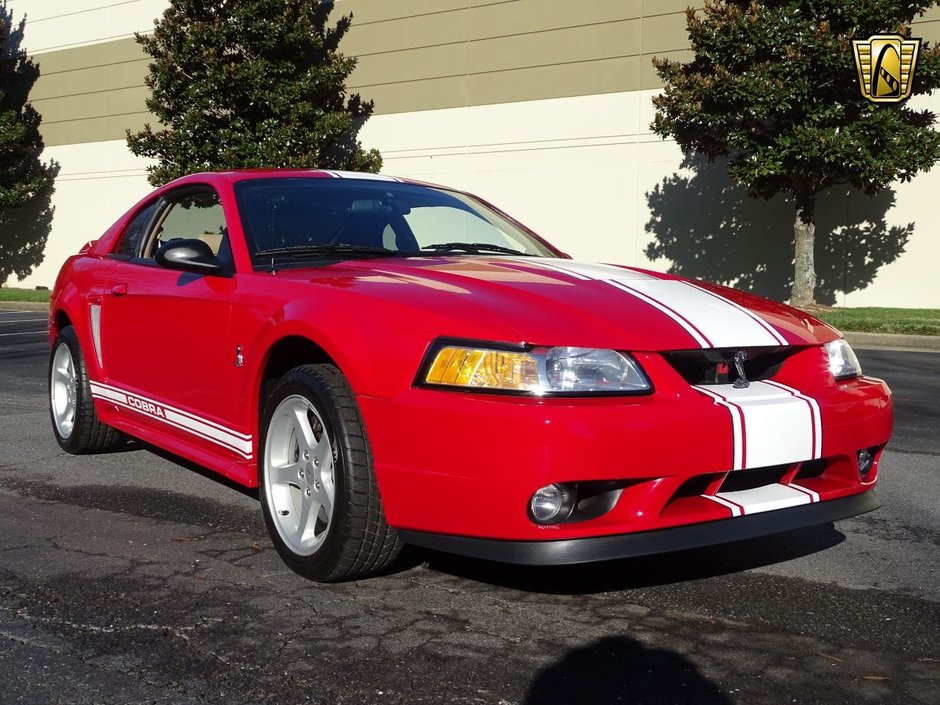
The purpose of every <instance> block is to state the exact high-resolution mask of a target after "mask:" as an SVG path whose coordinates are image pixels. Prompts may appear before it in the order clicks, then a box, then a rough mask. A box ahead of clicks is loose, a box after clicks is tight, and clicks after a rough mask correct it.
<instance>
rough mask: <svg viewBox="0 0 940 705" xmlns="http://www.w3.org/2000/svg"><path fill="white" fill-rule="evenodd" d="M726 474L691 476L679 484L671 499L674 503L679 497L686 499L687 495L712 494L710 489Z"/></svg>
mask: <svg viewBox="0 0 940 705" xmlns="http://www.w3.org/2000/svg"><path fill="white" fill-rule="evenodd" d="M724 475H725V473H711V474H709V475H696V476H695V477H690V478H689V479H688V480H686V481H685V482H683V483H682V484H681V485H680V486H679V489H677V490H676V491H675V494H673V495H672V498H671V499H670V500H669V501H670V503H672V502H675V501H676V500H677V499H684V498H686V497H699V496H701V495H703V494H711V492H709V489H711V488H713V487H715V486H716V484H717V483H719V482H721V478H722V477H723V476H724Z"/></svg>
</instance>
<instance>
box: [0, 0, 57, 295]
mask: <svg viewBox="0 0 940 705" xmlns="http://www.w3.org/2000/svg"><path fill="white" fill-rule="evenodd" d="M24 28H25V20H21V21H20V22H19V23H15V22H14V21H13V13H12V11H11V10H9V9H8V8H7V3H6V2H3V3H2V4H0V282H3V281H5V280H6V279H7V278H8V277H9V276H11V275H16V276H18V277H20V278H23V277H26V276H28V275H29V274H30V273H31V272H32V271H33V268H34V267H36V266H38V265H39V264H40V262H42V259H43V252H44V250H45V245H46V240H47V239H48V237H49V229H50V227H51V222H52V208H51V206H50V205H49V201H50V199H51V197H52V193H53V190H54V186H53V184H54V181H55V177H56V175H57V174H58V172H59V165H58V164H56V163H55V162H54V161H49V162H43V161H42V160H41V156H42V151H43V148H44V145H43V141H42V136H41V135H40V133H39V125H40V123H41V122H42V117H41V116H40V115H39V113H38V112H36V110H35V109H34V108H33V106H32V105H31V104H30V102H29V92H30V91H31V90H32V88H33V85H34V84H35V83H36V79H38V78H39V67H38V66H37V65H36V64H35V63H34V62H33V60H32V59H31V58H29V56H27V54H26V52H25V50H24V49H23V48H22V40H23V30H24Z"/></svg>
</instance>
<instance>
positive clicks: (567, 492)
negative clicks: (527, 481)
mask: <svg viewBox="0 0 940 705" xmlns="http://www.w3.org/2000/svg"><path fill="white" fill-rule="evenodd" d="M573 507H574V491H573V490H572V489H571V488H570V487H568V486H567V485H546V486H545V487H542V488H541V489H539V490H536V492H535V494H533V495H532V499H530V500H529V516H530V517H531V518H532V520H533V521H534V522H536V523H538V524H558V523H560V522H563V521H564V520H565V519H567V518H568V517H569V516H570V515H571V509H572V508H573Z"/></svg>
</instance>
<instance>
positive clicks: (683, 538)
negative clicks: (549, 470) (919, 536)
mask: <svg viewBox="0 0 940 705" xmlns="http://www.w3.org/2000/svg"><path fill="white" fill-rule="evenodd" d="M880 506H881V502H880V501H879V499H878V498H877V497H876V496H875V492H874V490H869V491H868V492H865V493H863V494H858V495H852V496H850V497H844V498H842V499H834V500H831V501H828V502H821V503H818V504H809V505H803V506H800V507H792V508H790V509H786V510H782V511H774V512H767V513H764V514H753V515H751V516H745V517H738V518H736V519H724V520H719V521H711V522H706V523H702V524H691V525H686V526H677V527H673V528H671V529H659V530H655V531H646V532H641V533H636V534H621V535H619V536H597V537H593V538H583V539H568V540H559V541H499V540H495V539H478V538H468V537H464V536H446V535H443V534H428V533H422V532H417V531H401V532H399V536H400V537H401V540H402V541H404V542H405V543H408V544H412V545H414V546H419V547H421V548H429V549H432V550H436V551H444V552H447V553H454V554H457V555H461V556H468V557H470V558H479V559H483V560H489V561H497V562H500V563H514V564H517V565H533V566H546V565H575V564H578V563H592V562H595V561H607V560H615V559H618V558H636V557H639V556H648V555H653V554H660V553H670V552H672V551H682V550H686V549H690V548H701V547H703V546H712V545H715V544H722V543H730V542H732V541H741V540H744V539H752V538H758V537H761V536H768V535H770V534H777V533H781V532H783V531H792V530H794V529H802V528H804V527H807V526H816V525H818V524H825V523H828V522H831V521H838V520H839V519H847V518H848V517H852V516H856V515H858V514H864V513H865V512H870V511H872V510H874V509H877V508H878V507H880Z"/></svg>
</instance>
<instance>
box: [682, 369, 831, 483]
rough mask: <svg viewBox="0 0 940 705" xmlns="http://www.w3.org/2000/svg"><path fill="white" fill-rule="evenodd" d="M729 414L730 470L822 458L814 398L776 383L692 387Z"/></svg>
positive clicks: (820, 425) (819, 426) (818, 420)
mask: <svg viewBox="0 0 940 705" xmlns="http://www.w3.org/2000/svg"><path fill="white" fill-rule="evenodd" d="M693 389H695V390H697V391H699V392H701V393H702V394H704V395H706V396H708V397H709V398H711V399H712V400H713V401H714V402H715V404H717V405H719V406H723V407H725V408H726V409H727V410H728V413H729V414H730V415H731V429H732V438H731V443H732V456H733V460H732V470H743V469H746V468H761V467H766V466H768V465H782V464H784V463H795V462H800V461H803V460H812V459H815V458H820V457H822V418H821V415H820V412H819V404H817V403H816V400H815V399H812V398H811V397H808V396H806V395H805V394H802V393H801V392H799V391H797V390H796V389H792V388H790V387H787V386H786V385H783V384H780V383H778V382H770V381H768V382H751V386H749V387H747V388H745V389H735V388H734V387H733V386H732V385H730V384H722V385H713V386H693Z"/></svg>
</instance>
